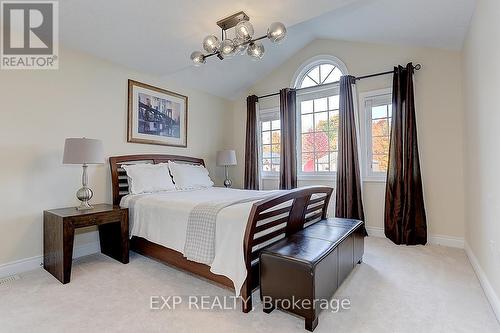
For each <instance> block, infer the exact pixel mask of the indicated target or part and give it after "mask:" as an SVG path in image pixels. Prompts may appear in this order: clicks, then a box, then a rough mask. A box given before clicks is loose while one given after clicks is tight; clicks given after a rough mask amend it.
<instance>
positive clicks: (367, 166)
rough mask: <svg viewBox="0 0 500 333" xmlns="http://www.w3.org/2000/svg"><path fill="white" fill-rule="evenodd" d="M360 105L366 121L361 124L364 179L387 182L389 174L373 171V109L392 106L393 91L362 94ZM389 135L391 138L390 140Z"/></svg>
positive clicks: (385, 90) (375, 91)
mask: <svg viewBox="0 0 500 333" xmlns="http://www.w3.org/2000/svg"><path fill="white" fill-rule="evenodd" d="M359 104H360V106H361V107H362V108H363V112H362V114H363V117H364V121H362V122H361V124H362V126H363V128H361V130H360V132H361V134H362V136H363V138H362V142H363V143H364V147H363V158H362V163H363V168H362V169H363V176H364V177H363V178H364V181H367V182H384V183H385V182H386V181H387V172H374V171H373V169H372V162H373V149H372V148H373V147H372V143H373V140H372V139H373V137H372V108H373V107H376V106H381V105H390V104H392V89H391V88H385V89H378V90H372V91H368V92H364V93H361V94H360V96H359ZM391 116H392V115H391ZM390 135H391V134H390V133H389V138H390Z"/></svg>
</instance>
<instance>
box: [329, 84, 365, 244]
mask: <svg viewBox="0 0 500 333" xmlns="http://www.w3.org/2000/svg"><path fill="white" fill-rule="evenodd" d="M355 83H356V78H354V77H353V76H342V77H341V78H340V97H339V98H340V99H339V102H340V105H339V106H340V108H339V139H338V140H339V141H338V157H337V188H336V194H335V200H336V204H335V216H336V217H338V218H347V219H356V220H361V221H364V220H365V213H364V211H363V200H362V194H361V192H362V191H361V176H360V172H359V155H358V141H357V133H356V115H355V109H354V101H353V93H352V85H353V84H355ZM365 235H366V231H365Z"/></svg>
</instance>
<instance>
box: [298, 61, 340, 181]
mask: <svg viewBox="0 0 500 333" xmlns="http://www.w3.org/2000/svg"><path fill="white" fill-rule="evenodd" d="M346 74H347V68H346V66H345V65H344V64H343V63H342V62H341V61H340V60H339V59H338V58H336V57H333V56H319V57H314V58H312V59H309V60H308V61H307V62H305V63H304V64H302V66H301V67H300V68H299V69H298V70H297V72H296V73H295V75H294V79H293V81H292V85H293V86H294V87H295V88H299V90H298V91H297V123H298V126H297V130H298V131H297V132H298V133H299V134H298V135H297V136H298V137H297V141H298V142H297V147H298V148H297V150H298V152H297V153H298V164H299V165H298V170H299V176H300V175H301V174H302V176H308V175H309V176H325V175H328V174H331V173H335V172H336V171H337V152H338V126H339V92H340V88H339V84H338V81H339V80H340V77H341V76H342V75H346ZM335 83H337V84H335ZM328 177H330V176H328Z"/></svg>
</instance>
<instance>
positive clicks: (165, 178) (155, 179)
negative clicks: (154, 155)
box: [122, 163, 175, 194]
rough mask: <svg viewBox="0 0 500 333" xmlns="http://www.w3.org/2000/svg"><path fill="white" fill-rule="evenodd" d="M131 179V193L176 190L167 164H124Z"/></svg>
mask: <svg viewBox="0 0 500 333" xmlns="http://www.w3.org/2000/svg"><path fill="white" fill-rule="evenodd" d="M122 168H123V169H124V170H125V171H126V172H127V177H128V179H129V182H128V183H129V193H130V194H141V193H152V192H159V191H171V190H175V186H174V183H173V182H172V177H170V174H169V172H168V166H167V165H165V164H163V165H162V164H149V163H147V164H134V165H122Z"/></svg>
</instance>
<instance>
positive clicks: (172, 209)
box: [120, 187, 276, 296]
mask: <svg viewBox="0 0 500 333" xmlns="http://www.w3.org/2000/svg"><path fill="white" fill-rule="evenodd" d="M268 193H269V195H274V194H276V191H269V192H268ZM249 195H250V196H251V195H255V197H256V201H258V200H261V199H262V191H248V190H234V189H226V188H218V187H211V188H205V189H197V190H184V191H169V192H158V193H151V194H139V195H127V196H125V197H123V198H122V200H121V202H120V206H121V207H126V208H129V223H130V235H131V236H138V237H142V238H145V239H147V240H148V241H150V242H153V243H156V244H159V245H162V246H165V247H168V248H170V249H173V250H176V251H178V252H180V253H183V252H184V244H185V241H186V230H187V223H188V217H189V213H190V212H191V210H192V209H193V208H194V207H195V206H196V205H198V204H200V203H203V202H207V201H212V200H237V199H238V198H246V197H248V196H249ZM253 203H254V201H253V202H245V203H241V204H237V205H233V206H229V207H226V208H224V209H222V210H221V211H220V213H219V215H218V216H217V224H216V241H215V257H214V261H213V262H212V265H211V266H210V271H211V272H212V273H215V274H220V275H224V276H226V277H228V278H229V279H231V281H233V284H234V287H235V291H236V296H239V294H240V289H241V287H242V285H243V283H244V282H245V279H246V275H247V271H246V266H245V259H244V253H243V238H244V235H245V228H246V224H247V221H248V215H249V213H250V209H251V207H252V205H253ZM183 254H184V253H183Z"/></svg>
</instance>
